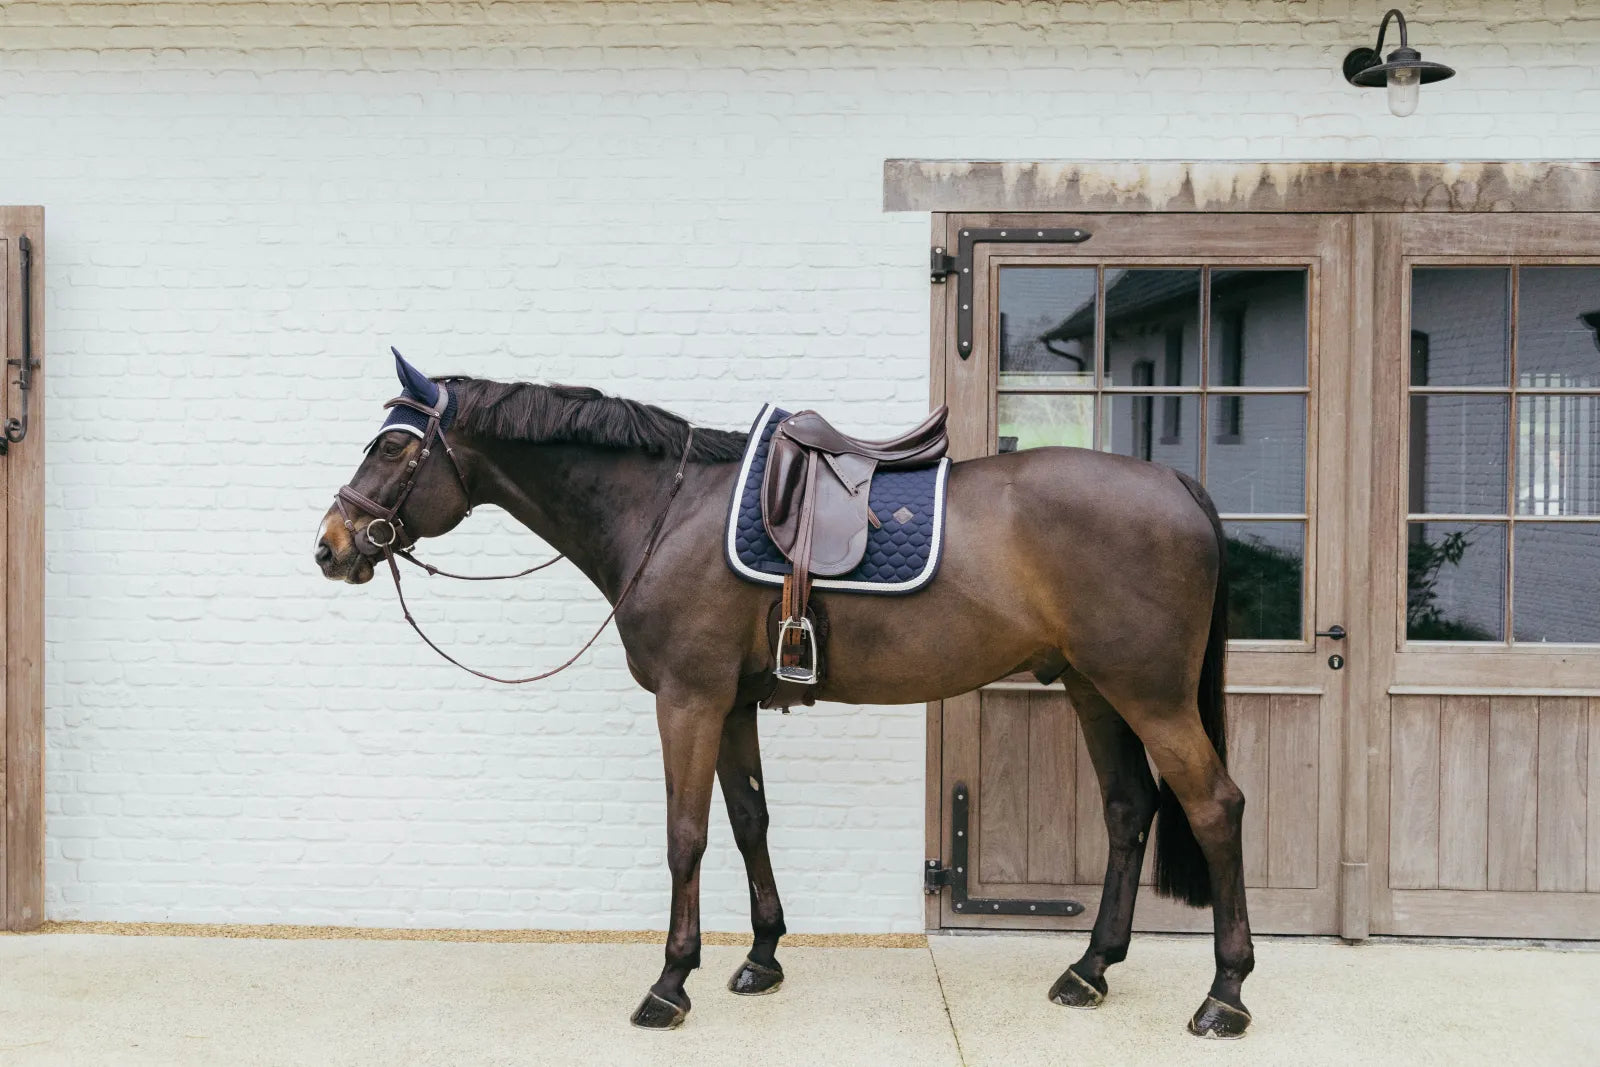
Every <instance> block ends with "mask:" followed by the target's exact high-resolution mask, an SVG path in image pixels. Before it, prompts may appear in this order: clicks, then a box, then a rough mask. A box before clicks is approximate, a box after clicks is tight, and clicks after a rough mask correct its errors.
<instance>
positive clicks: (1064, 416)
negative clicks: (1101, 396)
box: [999, 393, 1094, 452]
mask: <svg viewBox="0 0 1600 1067" xmlns="http://www.w3.org/2000/svg"><path fill="white" fill-rule="evenodd" d="M999 406H1000V412H999V414H1000V419H999V422H1000V433H999V437H1000V442H999V443H1000V449H999V450H1000V451H1001V452H1015V451H1017V450H1018V449H1022V448H1044V447H1046V446H1048V445H1071V446H1073V447H1075V448H1093V447H1094V395H1093V394H1087V395H1084V394H1078V395H1074V394H1071V393H1067V394H1051V393H1045V394H1037V393H1002V394H1000V405H999Z"/></svg>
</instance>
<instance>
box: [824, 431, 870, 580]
mask: <svg viewBox="0 0 1600 1067" xmlns="http://www.w3.org/2000/svg"><path fill="white" fill-rule="evenodd" d="M829 460H830V462H829V463H828V464H827V470H828V473H827V474H826V475H824V474H822V472H820V471H819V472H818V477H817V485H816V500H815V501H814V503H813V504H812V509H811V512H812V514H811V573H812V574H816V575H819V576H821V577H824V578H832V577H835V576H836V575H840V574H848V573H850V572H851V571H853V570H855V569H856V566H857V565H858V564H860V562H861V557H862V556H864V555H866V551H867V524H868V521H869V520H868V518H867V516H868V504H869V502H870V499H871V494H870V493H868V492H867V489H868V487H869V486H870V485H871V484H872V472H873V470H874V469H875V468H876V467H877V463H875V462H873V461H872V460H870V459H866V458H865V457H862V456H831V457H829Z"/></svg>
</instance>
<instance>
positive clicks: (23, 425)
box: [0, 237, 39, 456]
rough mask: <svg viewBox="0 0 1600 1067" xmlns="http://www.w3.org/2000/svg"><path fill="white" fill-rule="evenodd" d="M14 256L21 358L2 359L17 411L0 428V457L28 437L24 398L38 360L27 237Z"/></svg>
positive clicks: (19, 241) (30, 244) (30, 248)
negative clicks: (9, 370) (12, 371)
mask: <svg viewBox="0 0 1600 1067" xmlns="http://www.w3.org/2000/svg"><path fill="white" fill-rule="evenodd" d="M17 253H18V255H19V256H21V258H22V355H21V357H20V358H18V359H8V360H6V366H8V367H15V368H17V378H16V381H15V382H13V383H12V384H14V385H15V386H16V387H17V397H18V406H19V407H20V408H21V412H20V414H18V415H14V416H12V417H11V418H9V419H7V420H6V421H5V425H4V426H3V427H0V456H3V455H5V454H6V453H7V452H9V451H10V450H11V446H12V445H17V444H21V443H22V439H23V438H25V437H27V436H28V397H29V394H30V393H32V391H33V372H34V371H36V370H38V369H39V361H38V360H36V359H34V358H33V242H32V241H30V240H28V239H27V237H19V238H17ZM4 387H5V383H4V381H3V380H0V388H4Z"/></svg>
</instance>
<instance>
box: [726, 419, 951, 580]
mask: <svg viewBox="0 0 1600 1067" xmlns="http://www.w3.org/2000/svg"><path fill="white" fill-rule="evenodd" d="M789 414H790V413H789V412H787V411H784V410H783V409H782V408H778V407H774V406H773V405H771V404H768V405H766V406H765V407H763V408H762V409H761V414H760V415H758V416H756V421H755V423H754V425H752V426H751V427H750V443H749V445H747V446H746V448H745V453H744V461H743V463H742V465H741V466H740V468H739V478H738V480H737V481H736V482H734V486H733V499H732V501H731V502H730V503H729V507H728V532H727V538H726V541H725V542H724V551H725V554H726V555H727V558H728V566H729V567H731V568H732V569H733V572H734V573H735V574H737V575H738V576H739V577H741V578H744V579H746V580H748V581H752V582H759V583H761V584H762V585H771V586H781V585H783V577H784V575H786V574H788V573H789V571H790V563H789V561H788V560H787V559H786V558H784V555H783V553H782V552H780V551H779V550H778V546H777V545H775V544H773V543H772V538H771V537H769V536H768V535H767V528H766V525H765V523H763V522H762V518H761V481H762V478H763V477H765V475H766V466H767V449H768V446H769V445H770V444H771V441H772V432H773V431H774V430H775V429H777V426H778V424H779V423H780V422H782V421H783V420H784V419H786V418H788V417H789ZM949 475H950V460H949V459H941V460H940V461H939V462H938V463H937V464H934V465H932V466H928V467H920V468H916V469H913V470H879V471H877V472H876V473H875V474H874V475H873V477H872V486H871V488H870V489H869V491H868V504H869V507H870V508H871V512H872V514H873V515H874V516H875V517H876V516H882V517H884V518H883V519H880V521H881V523H882V525H881V526H880V525H879V524H878V523H873V524H872V525H871V528H870V529H869V530H868V532H867V549H866V554H865V555H864V556H863V557H862V559H861V563H860V564H859V565H858V566H857V567H856V569H855V570H853V571H851V572H850V573H849V574H845V575H842V576H840V577H838V578H818V579H816V580H815V581H813V582H812V586H813V588H816V589H826V590H837V591H840V592H853V593H876V594H879V595H888V596H897V595H902V594H905V593H914V592H916V591H917V590H918V589H921V588H922V587H923V586H925V585H927V584H928V582H929V581H930V580H932V578H933V576H934V574H935V573H936V572H937V571H938V569H939V559H940V556H941V553H942V551H943V547H944V536H943V535H944V490H945V483H946V481H947V480H948V478H949Z"/></svg>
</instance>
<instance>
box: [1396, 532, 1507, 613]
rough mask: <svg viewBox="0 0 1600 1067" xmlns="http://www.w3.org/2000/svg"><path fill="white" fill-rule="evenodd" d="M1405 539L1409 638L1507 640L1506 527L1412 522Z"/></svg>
mask: <svg viewBox="0 0 1600 1067" xmlns="http://www.w3.org/2000/svg"><path fill="white" fill-rule="evenodd" d="M1407 535H1408V536H1407V539H1406V637H1407V639H1409V640H1412V641H1501V640H1504V639H1505V585H1506V528H1505V526H1504V525H1502V524H1500V523H1452V522H1414V523H1411V524H1410V527H1409V529H1408V531H1407Z"/></svg>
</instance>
